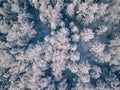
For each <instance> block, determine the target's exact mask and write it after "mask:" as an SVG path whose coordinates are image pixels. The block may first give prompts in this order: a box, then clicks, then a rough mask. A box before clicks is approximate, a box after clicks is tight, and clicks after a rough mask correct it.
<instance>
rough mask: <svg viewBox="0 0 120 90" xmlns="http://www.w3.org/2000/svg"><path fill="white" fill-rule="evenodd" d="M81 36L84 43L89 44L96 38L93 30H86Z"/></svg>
mask: <svg viewBox="0 0 120 90" xmlns="http://www.w3.org/2000/svg"><path fill="white" fill-rule="evenodd" d="M80 36H81V39H82V40H83V41H85V42H88V41H89V40H90V39H92V38H94V33H93V31H92V30H91V29H84V30H83V31H82V32H81V34H80Z"/></svg>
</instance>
